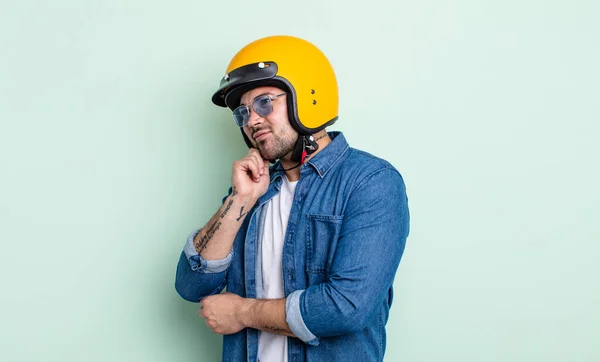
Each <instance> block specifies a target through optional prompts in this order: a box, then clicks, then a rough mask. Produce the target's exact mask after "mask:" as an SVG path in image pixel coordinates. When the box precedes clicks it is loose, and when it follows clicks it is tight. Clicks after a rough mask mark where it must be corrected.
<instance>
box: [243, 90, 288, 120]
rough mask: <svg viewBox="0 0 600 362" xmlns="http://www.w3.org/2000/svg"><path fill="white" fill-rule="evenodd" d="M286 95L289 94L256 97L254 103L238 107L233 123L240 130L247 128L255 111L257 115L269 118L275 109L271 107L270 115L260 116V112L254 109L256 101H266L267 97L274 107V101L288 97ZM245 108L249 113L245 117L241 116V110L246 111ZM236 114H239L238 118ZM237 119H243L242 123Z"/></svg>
mask: <svg viewBox="0 0 600 362" xmlns="http://www.w3.org/2000/svg"><path fill="white" fill-rule="evenodd" d="M286 94H287V92H283V93H280V94H277V95H270V94H261V95H259V96H256V98H254V99H253V100H252V103H250V104H245V105H241V106H238V107H236V108H235V109H234V110H233V121H234V122H235V124H236V125H237V126H238V127H240V128H241V127H245V126H246V125H247V124H248V121H249V120H250V113H251V112H252V110H254V112H256V114H258V115H259V116H261V117H266V116H268V115H269V114H271V113H272V112H273V107H272V106H271V111H270V112H269V113H267V114H260V112H257V111H256V108H255V107H254V104H255V103H256V101H258V100H259V99H264V97H266V98H267V99H269V101H270V102H271V105H272V104H273V101H274V100H276V99H277V98H279V97H281V96H283V95H286ZM250 106H252V108H250ZM244 108H245V109H246V111H247V113H246V114H247V115H246V116H245V117H244V116H240V115H239V114H240V112H241V110H242V109H244ZM236 113H237V114H238V116H236ZM237 117H242V122H238V121H237V119H236V118H237ZM240 123H241V125H240Z"/></svg>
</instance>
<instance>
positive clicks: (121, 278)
mask: <svg viewBox="0 0 600 362" xmlns="http://www.w3.org/2000/svg"><path fill="white" fill-rule="evenodd" d="M599 14H600V3H599V2H598V1H541V0H540V1H532V0H530V1H515V0H509V1H474V0H457V1H453V2H447V1H430V0H425V1H391V0H390V1H382V0H372V1H368V2H363V1H360V2H359V1H345V2H343V1H338V2H335V1H323V0H310V1H308V0H306V1H294V2H288V1H281V0H278V1H273V0H263V1H259V2H257V1H214V2H206V1H183V0H181V1H180V0H174V1H169V2H148V1H141V0H126V1H101V0H88V1H76V0H58V1H53V2H50V1H42V0H25V1H11V2H8V1H3V2H2V3H1V4H0V121H1V128H0V172H1V174H0V220H1V227H0V242H1V246H2V252H1V253H0V283H1V284H0V285H1V293H0V302H1V305H0V360H1V361H3V362H30V361H44V362H55V361H56V362H64V361H91V362H92V361H93V362H97V361H111V362H120V361H123V362H125V361H144V362H154V361H156V362H159V361H160V362H163V361H170V362H176V361H181V362H183V361H197V362H200V361H205V362H213V361H218V360H220V354H221V337H220V336H217V335H214V334H212V333H211V332H210V330H209V329H208V328H207V327H206V326H205V325H204V322H203V320H202V319H201V318H198V317H197V316H196V312H197V305H195V304H192V303H189V302H186V301H184V300H182V299H181V298H180V297H179V296H178V295H177V294H176V292H175V289H174V286H173V283H174V278H175V267H176V263H177V260H178V257H179V253H180V252H181V249H182V247H183V245H184V242H185V238H186V236H187V234H188V233H189V232H190V231H191V230H193V229H194V228H198V227H201V226H203V225H204V223H205V222H206V221H207V219H208V218H209V217H210V216H211V215H212V214H213V213H214V212H215V211H216V209H217V208H218V206H219V204H220V200H221V197H222V196H223V195H224V193H225V192H226V191H227V188H228V187H229V182H230V168H231V163H232V161H233V160H235V159H237V158H240V157H242V156H243V155H244V154H245V152H246V147H245V145H244V143H243V142H242V139H241V137H240V134H239V130H238V129H237V128H236V126H235V125H234V123H233V122H232V121H231V115H230V113H229V112H228V111H227V110H225V109H221V108H218V107H215V106H213V105H212V103H211V102H210V96H211V95H212V92H213V91H214V90H215V89H216V87H217V86H218V82H219V80H220V78H221V77H222V76H223V74H224V72H225V68H226V66H227V64H228V62H229V60H230V59H231V57H232V56H233V55H234V54H235V53H236V52H237V51H238V50H239V49H240V48H241V47H242V46H244V45H245V44H247V43H249V42H250V41H252V40H255V39H257V38H259V37H263V36H267V35H272V34H289V35H295V36H300V37H303V38H305V39H307V40H309V41H312V42H313V43H314V44H316V45H317V46H318V47H320V48H321V49H322V50H323V51H324V52H325V53H326V54H327V56H328V57H329V59H330V60H331V62H332V64H333V66H334V67H335V69H336V71H337V76H338V82H339V87H340V97H341V101H340V113H339V121H338V122H337V123H336V124H335V125H334V126H333V127H331V128H330V130H341V131H343V132H344V133H345V135H346V137H347V139H348V140H349V142H350V143H351V145H352V146H354V147H357V148H360V149H364V150H366V151H368V152H371V153H373V154H375V155H377V156H380V157H383V158H386V159H388V160H389V161H390V162H392V164H394V165H395V166H396V167H397V168H398V169H399V170H400V172H401V173H402V175H403V176H404V179H405V181H406V185H407V192H408V196H409V206H410V210H411V216H412V223H411V234H410V236H409V239H408V242H407V247H406V252H405V254H404V258H403V260H402V263H401V266H400V269H399V271H398V274H397V278H396V280H395V288H396V297H395V301H394V305H393V307H392V310H391V317H390V321H389V323H388V348H387V355H386V356H387V357H386V361H402V362H420V361H456V362H466V361H473V362H479V361H490V362H492V361H493V362H505V361H512V362H532V361H540V362H564V361H586V362H592V361H598V360H600V349H599V348H598V347H597V343H598V341H599V340H600V286H599V284H600V283H599V279H600V263H599V262H598V257H599V256H600V227H599V226H598V216H599V214H600V213H599V207H598V205H599V203H600V191H598V184H599V181H600V180H599V178H600V170H599V166H598V164H599V162H598V156H600V147H599V146H598V138H599V133H600V126H599V121H600V110H599V109H600V107H599V105H600V104H599V103H600V102H599V100H600V87H599V84H600V71H599V64H600V45H599V44H600V41H599V39H600V25H599V24H600V23H599V22H598V16H599ZM366 257H368V255H366Z"/></svg>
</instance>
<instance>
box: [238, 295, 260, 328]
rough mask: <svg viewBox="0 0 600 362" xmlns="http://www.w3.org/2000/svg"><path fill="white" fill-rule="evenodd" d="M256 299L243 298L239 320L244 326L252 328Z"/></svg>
mask: <svg viewBox="0 0 600 362" xmlns="http://www.w3.org/2000/svg"><path fill="white" fill-rule="evenodd" d="M257 302H258V301H257V300H256V299H250V298H243V299H242V305H241V308H240V309H239V311H240V316H239V319H240V322H241V323H242V324H243V325H244V328H254V315H255V314H256V313H255V306H256V304H257Z"/></svg>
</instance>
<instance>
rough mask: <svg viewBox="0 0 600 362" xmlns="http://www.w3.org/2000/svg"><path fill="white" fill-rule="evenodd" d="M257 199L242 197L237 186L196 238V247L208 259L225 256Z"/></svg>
mask: <svg viewBox="0 0 600 362" xmlns="http://www.w3.org/2000/svg"><path fill="white" fill-rule="evenodd" d="M254 203H255V200H249V199H245V198H242V197H240V196H239V195H238V193H237V191H236V188H235V186H234V187H233V189H232V192H231V194H230V195H229V196H228V197H227V199H226V200H225V202H224V203H223V205H222V206H221V208H220V209H219V211H217V213H216V214H215V215H214V216H213V217H212V218H211V219H210V221H209V222H208V223H207V224H206V226H204V228H202V230H201V231H200V232H199V233H198V234H197V235H196V237H195V238H194V248H195V249H196V251H197V252H198V253H199V254H200V256H202V258H204V259H206V260H218V259H223V258H225V257H226V256H227V255H228V254H229V253H230V251H231V247H232V245H233V241H234V239H235V235H236V234H237V232H238V231H239V229H240V226H241V225H242V222H243V221H244V219H245V218H246V215H247V214H248V211H249V210H250V209H251V208H252V206H254Z"/></svg>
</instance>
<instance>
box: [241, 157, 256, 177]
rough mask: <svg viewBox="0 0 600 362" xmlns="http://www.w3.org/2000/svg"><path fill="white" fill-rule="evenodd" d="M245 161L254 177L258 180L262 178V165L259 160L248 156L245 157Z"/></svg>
mask: <svg viewBox="0 0 600 362" xmlns="http://www.w3.org/2000/svg"><path fill="white" fill-rule="evenodd" d="M243 161H244V162H243V163H244V166H245V167H246V169H247V170H248V171H250V174H251V176H252V179H253V180H254V181H256V182H258V181H259V180H260V167H259V165H258V162H257V161H256V158H254V157H252V156H247V157H246V158H244V160H243Z"/></svg>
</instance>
